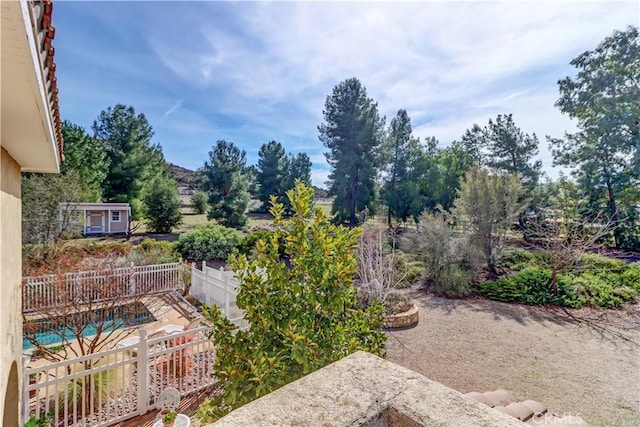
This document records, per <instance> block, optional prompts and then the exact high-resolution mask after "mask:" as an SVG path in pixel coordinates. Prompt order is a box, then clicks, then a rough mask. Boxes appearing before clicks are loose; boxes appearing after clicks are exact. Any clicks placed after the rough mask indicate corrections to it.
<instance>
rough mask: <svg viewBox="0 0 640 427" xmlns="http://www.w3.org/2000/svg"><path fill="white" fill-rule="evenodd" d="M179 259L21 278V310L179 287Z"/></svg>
mask: <svg viewBox="0 0 640 427" xmlns="http://www.w3.org/2000/svg"><path fill="white" fill-rule="evenodd" d="M181 266H182V263H181V262H173V263H168V264H157V265H143V266H134V265H132V266H130V267H120V268H113V269H109V270H90V271H79V272H74V273H65V274H64V275H55V274H48V275H44V276H32V277H25V278H23V280H22V310H23V311H24V312H33V311H37V310H38V309H41V308H44V307H47V308H50V307H61V306H66V305H70V304H71V303H77V302H78V301H81V302H82V301H86V302H89V301H92V302H100V300H104V299H106V298H109V297H110V296H111V297H113V298H124V297H127V296H136V295H144V294H151V293H159V292H166V291H172V290H179V289H182V288H183V281H182V280H181V279H182V278H181V270H182V267H181Z"/></svg>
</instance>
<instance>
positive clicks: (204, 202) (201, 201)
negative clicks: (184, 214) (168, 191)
mask: <svg viewBox="0 0 640 427" xmlns="http://www.w3.org/2000/svg"><path fill="white" fill-rule="evenodd" d="M191 204H192V205H193V212H194V213H196V214H198V215H202V214H203V213H205V212H206V211H207V206H209V196H207V193H203V192H202V191H198V192H196V193H193V194H192V195H191Z"/></svg>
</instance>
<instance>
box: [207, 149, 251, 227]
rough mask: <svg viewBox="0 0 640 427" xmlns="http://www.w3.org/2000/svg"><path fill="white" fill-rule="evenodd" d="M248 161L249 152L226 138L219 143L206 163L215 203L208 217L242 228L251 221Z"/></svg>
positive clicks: (210, 201)
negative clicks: (246, 165) (247, 214)
mask: <svg viewBox="0 0 640 427" xmlns="http://www.w3.org/2000/svg"><path fill="white" fill-rule="evenodd" d="M245 164H246V153H245V152H244V151H241V150H240V149H239V148H238V147H236V146H235V145H234V144H233V143H232V142H227V141H225V140H219V141H218V142H217V143H216V145H215V146H214V147H213V149H212V150H211V151H209V161H208V162H205V164H204V168H203V173H204V174H205V176H206V183H205V189H206V191H207V192H208V194H209V204H210V205H211V209H210V210H209V214H208V215H207V217H208V218H209V219H215V220H217V221H218V223H220V224H221V225H224V226H226V227H233V228H242V227H244V226H245V225H246V224H247V219H248V218H247V216H246V215H245V211H246V209H247V205H248V204H249V193H248V192H247V180H246V179H244V176H243V171H244V170H245Z"/></svg>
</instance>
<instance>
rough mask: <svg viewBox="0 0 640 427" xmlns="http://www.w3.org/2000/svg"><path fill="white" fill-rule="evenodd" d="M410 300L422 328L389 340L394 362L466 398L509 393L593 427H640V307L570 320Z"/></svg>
mask: <svg viewBox="0 0 640 427" xmlns="http://www.w3.org/2000/svg"><path fill="white" fill-rule="evenodd" d="M408 293H409V295H410V296H411V297H412V298H413V299H414V301H415V302H416V304H417V305H418V307H419V309H420V321H419V323H418V325H417V326H416V327H414V328H410V329H405V330H400V331H392V332H389V339H388V341H387V358H388V359H389V360H391V361H393V362H395V363H398V364H400V365H403V366H405V367H407V368H410V369H412V370H414V371H417V372H420V373H422V374H423V375H425V376H427V377H428V378H430V379H432V380H435V381H438V382H441V383H442V384H445V385H447V386H448V387H451V388H453V389H455V390H459V391H461V392H463V393H466V392H469V391H479V392H485V391H490V390H495V389H498V388H503V389H507V390H510V391H512V392H513V393H515V395H516V396H517V397H518V398H519V399H521V400H526V399H533V400H537V401H539V402H541V403H543V404H545V405H546V406H547V407H548V408H549V410H550V411H551V412H554V413H556V414H558V415H578V416H580V417H582V418H583V419H584V420H585V421H587V422H588V423H589V424H590V425H592V426H640V304H634V305H630V306H628V307H627V308H626V309H624V310H619V311H603V310H599V311H598V310H593V309H588V308H585V309H580V310H563V309H561V308H555V307H554V308H546V307H529V306H520V305H514V304H506V303H500V302H496V301H489V300H485V299H465V300H451V299H445V298H438V297H434V296H431V295H427V294H426V293H425V292H422V291H418V290H410V291H408Z"/></svg>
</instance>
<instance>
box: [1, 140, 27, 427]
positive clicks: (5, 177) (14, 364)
mask: <svg viewBox="0 0 640 427" xmlns="http://www.w3.org/2000/svg"><path fill="white" fill-rule="evenodd" d="M0 143H1V141H0ZM1 147H2V145H1V144H0V307H1V309H0V337H2V347H3V349H2V352H0V390H2V393H4V399H1V400H0V405H2V406H1V407H0V413H1V414H3V423H2V425H4V426H14V425H15V426H17V425H22V420H20V419H19V417H20V415H21V414H20V412H21V411H19V407H20V406H19V402H20V400H21V396H20V392H19V390H20V389H21V386H20V382H21V381H22V379H21V375H15V374H14V375H11V372H12V368H13V371H16V369H17V372H22V352H21V350H22V298H21V295H20V283H21V280H22V235H21V227H20V223H21V221H22V203H21V181H20V180H21V176H20V165H18V163H17V162H16V161H15V160H14V159H13V157H11V156H10V155H9V153H8V152H7V151H6V150H5V149H4V148H1Z"/></svg>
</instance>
